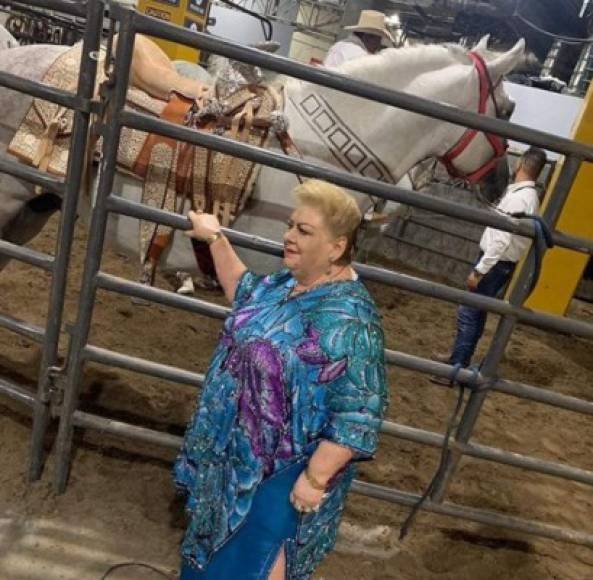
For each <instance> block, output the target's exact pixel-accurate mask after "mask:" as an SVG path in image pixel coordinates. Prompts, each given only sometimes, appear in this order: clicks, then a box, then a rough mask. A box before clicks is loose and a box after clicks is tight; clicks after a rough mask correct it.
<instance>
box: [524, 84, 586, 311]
mask: <svg viewBox="0 0 593 580" xmlns="http://www.w3.org/2000/svg"><path fill="white" fill-rule="evenodd" d="M571 138H572V139H574V140H575V141H580V142H581V143H586V144H587V145H593V84H592V85H591V86H590V87H589V91H588V92H587V96H586V97H585V100H584V102H583V108H582V110H581V114H580V115H579V118H578V119H577V121H576V122H575V125H574V127H573V130H572V136H571ZM560 170H561V164H560V163H559V164H558V167H556V172H555V174H554V178H553V179H552V182H551V184H550V188H553V187H554V184H555V182H556V180H557V179H558V175H559V173H560ZM550 191H551V189H550ZM556 229H557V230H558V231H560V232H562V233H565V234H571V235H575V236H580V237H583V238H593V164H591V163H583V165H582V166H581V169H580V171H579V173H578V175H577V178H576V180H575V182H574V184H573V186H572V189H571V190H570V194H569V196H568V199H567V201H566V204H565V206H564V209H563V210H562V214H561V215H560V219H559V220H558V224H557V226H556ZM588 260H589V256H588V255H586V254H582V253H580V252H574V251H571V250H567V249H565V248H554V249H553V250H550V251H548V252H547V253H546V257H545V258H544V263H543V267H542V273H541V277H540V280H539V283H538V285H537V287H536V288H535V290H534V291H533V293H532V294H531V296H530V297H529V299H528V300H527V302H526V303H525V305H526V306H527V308H532V309H534V310H540V311H543V312H548V313H550V314H558V315H564V314H565V313H566V310H567V308H568V305H569V304H570V301H571V299H572V297H573V296H574V293H575V290H576V288H577V286H578V284H579V282H580V280H581V278H582V277H583V272H584V270H585V268H586V266H587V262H588Z"/></svg>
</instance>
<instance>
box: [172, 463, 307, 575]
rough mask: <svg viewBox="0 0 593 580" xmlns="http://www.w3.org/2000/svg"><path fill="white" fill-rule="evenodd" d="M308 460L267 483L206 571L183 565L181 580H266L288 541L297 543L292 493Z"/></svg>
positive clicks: (287, 468)
mask: <svg viewBox="0 0 593 580" xmlns="http://www.w3.org/2000/svg"><path fill="white" fill-rule="evenodd" d="M304 467H305V458H304V459H303V460H301V461H299V462H298V463H295V464H293V465H289V466H288V467H285V468H284V469H282V470H280V471H278V472H276V473H274V474H273V475H271V476H270V477H269V478H268V479H266V480H264V481H263V482H262V483H261V484H260V486H259V488H258V489H257V491H256V492H255V495H254V496H253V502H252V504H251V509H250V510H249V513H248V514H247V517H246V518H245V521H244V522H243V524H242V525H241V527H240V528H239V529H238V530H237V531H236V532H235V533H234V534H233V535H232V536H231V537H230V538H229V539H228V540H227V542H226V543H225V544H223V545H222V546H221V547H220V548H219V549H218V550H217V551H216V552H215V553H214V555H213V556H212V559H211V560H210V562H209V563H208V565H207V566H206V569H205V570H204V571H203V572H200V571H198V570H195V569H194V568H192V567H190V566H189V564H187V563H185V562H183V563H182V567H181V576H180V578H179V580H239V579H240V580H267V579H268V576H269V575H270V571H271V570H272V568H273V566H274V564H275V562H276V559H277V557H278V554H279V553H280V550H281V549H282V548H283V546H284V544H285V543H286V541H287V540H295V539H296V534H297V531H298V527H299V521H300V514H299V513H298V512H297V511H296V510H295V509H294V507H293V506H292V504H291V503H290V499H289V496H290V492H291V491H292V487H293V485H294V483H295V482H296V480H297V479H298V477H299V475H300V474H301V472H302V471H303V469H304Z"/></svg>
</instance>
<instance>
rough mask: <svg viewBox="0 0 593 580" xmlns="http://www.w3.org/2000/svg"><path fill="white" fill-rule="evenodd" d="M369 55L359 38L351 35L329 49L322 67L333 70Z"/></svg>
mask: <svg viewBox="0 0 593 580" xmlns="http://www.w3.org/2000/svg"><path fill="white" fill-rule="evenodd" d="M369 54H370V52H369V51H368V50H367V49H366V47H365V46H364V44H363V43H362V41H361V40H360V38H358V37H357V36H355V35H354V34H351V35H350V36H349V37H348V38H346V39H344V40H340V41H338V42H336V43H335V44H334V45H333V46H331V47H330V49H329V50H328V52H327V54H326V55H325V59H324V60H323V66H326V67H328V68H334V67H336V66H338V65H341V64H342V63H343V62H346V61H347V60H352V59H355V58H360V57H361V56H367V55H369Z"/></svg>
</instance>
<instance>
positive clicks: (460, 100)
mask: <svg viewBox="0 0 593 580" xmlns="http://www.w3.org/2000/svg"><path fill="white" fill-rule="evenodd" d="M486 42H487V41H486V40H483V41H481V42H480V43H479V44H478V45H477V46H476V47H475V48H474V52H476V53H478V54H479V55H481V57H482V59H483V61H484V62H485V63H486V65H487V70H488V73H489V76H490V78H491V81H492V92H491V94H489V98H488V102H487V103H486V110H485V114H487V115H489V116H494V115H495V111H496V110H498V112H499V114H500V116H504V117H507V118H508V117H509V116H510V113H511V112H512V108H513V103H512V101H511V100H510V98H509V97H508V96H507V95H506V94H505V93H504V91H503V88H502V83H501V82H500V81H501V79H502V78H503V76H504V75H506V74H508V73H509V72H510V71H511V70H513V68H514V67H515V66H516V65H517V64H518V63H519V62H520V61H521V60H522V59H523V58H524V42H523V41H519V42H518V43H517V44H516V45H515V46H514V47H513V48H512V49H511V50H509V51H508V52H506V53H502V54H494V53H491V52H489V51H488V50H487V47H486ZM24 51H28V52H27V53H26V54H25V52H24ZM52 51H53V52H52ZM58 53H59V51H57V49H56V48H55V47H53V48H51V49H50V48H48V47H45V46H31V47H21V48H16V49H12V50H11V51H10V58H4V56H8V53H7V52H5V53H4V54H3V55H2V56H3V58H1V59H0V68H1V69H3V70H8V71H9V72H17V73H21V74H22V73H23V72H25V73H26V76H28V77H29V78H35V79H39V78H41V77H42V76H43V71H45V70H46V69H47V67H48V65H49V64H50V63H51V62H52V59H55V58H57V54H58ZM338 72H342V73H344V74H347V75H349V76H350V77H352V78H356V79H360V80H364V81H367V82H370V83H374V84H376V85H379V86H382V87H386V88H392V89H397V90H401V91H406V92H408V93H411V94H414V95H418V96H421V97H424V98H428V99H431V100H433V101H437V102H444V103H449V104H451V105H454V106H456V107H458V108H460V109H463V110H467V111H477V110H478V104H479V100H480V77H479V74H477V72H476V67H475V64H474V62H473V60H472V59H471V58H470V56H469V54H468V52H467V51H466V50H465V49H463V48H461V47H458V46H452V45H449V46H438V45H426V46H419V47H413V48H404V49H397V50H396V49H388V50H385V51H383V52H382V53H381V54H379V55H373V56H369V57H365V58H361V59H359V60H356V61H351V62H347V63H345V64H343V65H342V66H341V67H340V68H339V69H338ZM7 93H9V91H7V90H4V89H0V109H2V110H3V111H4V110H6V111H7V112H8V115H4V118H3V119H2V120H0V123H2V125H0V151H2V150H3V149H5V147H6V143H7V142H8V139H9V138H10V137H11V135H10V131H11V130H12V132H14V130H16V128H17V126H18V123H19V122H20V119H21V118H22V116H23V114H24V109H23V107H24V105H23V103H24V101H26V99H21V101H20V104H17V103H15V100H14V99H13V98H12V95H8V94H7ZM284 98H285V110H284V114H285V116H286V117H287V120H288V123H289V127H290V129H289V130H290V135H291V137H292V140H293V141H294V143H295V144H296V146H297V148H298V150H299V151H300V153H301V154H302V155H303V157H304V158H305V159H306V160H310V161H314V162H318V163H322V164H325V165H328V166H332V167H338V168H340V169H344V168H345V169H347V170H348V171H350V172H352V173H356V174H361V175H365V176H368V177H373V178H377V179H380V180H383V181H386V182H389V183H397V182H398V181H399V180H400V179H401V178H402V177H403V176H404V175H405V174H406V173H407V172H408V171H409V170H410V169H411V168H412V167H414V166H416V165H417V164H418V163H419V162H420V161H422V160H424V159H426V158H428V157H442V156H443V155H445V154H446V153H447V152H448V151H450V150H451V149H452V148H453V147H454V146H455V145H456V144H457V143H459V141H460V140H461V138H462V137H463V136H464V135H465V134H466V130H465V129H464V128H463V127H458V126H455V125H451V124H449V123H445V122H442V121H439V120H435V119H431V118H428V117H422V116H420V115H417V114H414V113H409V112H407V111H403V110H399V109H396V108H394V107H389V106H385V105H381V104H377V103H374V102H371V101H368V100H365V99H361V98H358V97H353V96H350V95H347V94H345V93H341V92H338V91H334V90H331V89H327V88H324V87H319V86H317V85H314V84H312V83H307V82H303V81H298V80H293V79H291V80H288V81H287V82H286V84H285V86H284ZM5 103H12V105H11V106H9V107H8V108H7V109H4V108H3V107H2V105H3V104H5ZM15 109H16V110H15ZM2 129H4V131H2ZM275 147H276V149H278V150H280V149H279V145H275ZM493 157H494V153H493V149H492V146H491V144H490V142H489V141H488V140H487V139H486V138H485V137H484V136H483V135H481V134H480V135H478V137H477V138H475V139H473V140H472V141H471V143H470V144H469V145H468V147H467V148H466V149H465V150H464V152H463V154H462V155H460V156H459V157H458V158H457V159H456V160H455V162H454V164H455V169H456V170H457V171H458V172H459V173H461V174H471V173H473V172H475V171H476V170H478V169H479V168H481V167H483V166H484V165H486V164H487V163H489V162H490V161H491V160H492V159H493ZM1 178H2V176H0V237H3V238H4V239H10V240H12V241H17V242H21V243H22V242H24V241H25V238H26V237H29V233H27V234H26V235H25V234H24V233H23V232H24V231H25V230H26V231H27V232H28V231H29V225H30V224H29V223H28V222H35V227H32V228H30V229H31V231H33V232H34V231H38V230H39V227H40V226H39V224H40V223H41V221H42V218H43V216H44V214H43V213H42V212H43V211H44V210H45V209H46V208H45V207H41V210H40V208H34V209H33V211H32V213H31V209H30V208H31V204H32V203H33V204H35V200H34V199H33V198H34V193H33V190H32V188H30V187H27V186H23V185H22V184H20V183H18V184H16V182H15V180H13V179H12V178H7V177H6V178H5V179H1ZM295 184H296V178H295V177H294V176H293V175H290V174H286V173H284V172H280V171H277V170H273V169H270V168H266V167H264V168H262V171H261V173H260V175H259V178H258V181H257V183H256V186H255V190H254V192H253V195H252V199H251V202H250V203H249V204H248V206H247V207H246V209H245V211H244V212H243V213H242V215H241V216H240V217H239V218H238V219H237V221H236V222H235V224H234V227H235V228H236V229H238V230H240V231H244V232H249V233H252V234H256V235H260V236H263V237H266V238H271V239H274V240H278V241H279V240H281V236H282V233H283V231H284V224H285V219H286V217H287V216H288V214H289V213H290V211H291V208H292V199H291V196H290V191H291V189H292V187H293V186H294V185H295ZM115 191H116V192H117V191H119V192H120V194H121V195H123V196H124V197H126V198H129V199H133V200H135V201H139V200H140V198H141V185H140V184H139V183H138V182H135V181H134V180H129V179H126V180H125V183H120V185H119V186H118V185H117V184H116V187H115ZM358 197H359V199H360V201H361V205H362V206H363V207H364V206H365V205H366V206H368V205H369V204H370V202H369V199H368V197H367V196H363V195H360V194H359V195H358ZM49 205H50V207H49V209H48V211H51V210H52V209H54V207H53V206H52V204H51V203H50V204H49ZM27 211H28V212H29V214H28V217H26V218H25V217H23V212H24V213H25V214H26V212H27ZM40 211H41V213H40ZM85 211H86V210H84V209H82V210H81V212H82V214H83V217H84V213H85ZM40 216H41V218H40ZM114 217H115V219H112V220H110V226H109V231H108V238H107V239H108V240H111V241H114V242H115V243H116V245H117V246H118V247H119V249H120V250H124V251H126V252H127V253H129V254H131V255H136V256H138V253H139V242H138V223H137V221H136V220H133V219H131V218H127V217H125V216H114ZM25 222H27V223H25ZM243 257H244V259H245V260H246V261H247V263H248V266H249V267H251V268H253V269H256V270H260V271H267V270H269V269H271V268H273V267H275V266H276V265H277V260H276V259H273V258H271V257H269V256H264V255H261V254H258V253H255V252H249V251H245V252H243ZM0 266H1V265H0ZM161 267H163V268H167V269H175V270H179V269H180V270H195V262H194V258H193V255H192V252H191V249H190V246H189V243H188V241H187V240H186V239H185V238H183V237H182V236H177V237H176V240H175V242H174V244H173V247H172V249H171V251H170V252H169V254H168V256H167V257H166V261H165V260H163V263H162V264H161Z"/></svg>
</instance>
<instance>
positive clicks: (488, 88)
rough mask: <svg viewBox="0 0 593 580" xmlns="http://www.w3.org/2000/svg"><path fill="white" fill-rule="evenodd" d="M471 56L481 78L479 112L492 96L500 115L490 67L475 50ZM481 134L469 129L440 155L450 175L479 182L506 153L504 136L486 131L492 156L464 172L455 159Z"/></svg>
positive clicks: (484, 109) (471, 181) (506, 145)
mask: <svg viewBox="0 0 593 580" xmlns="http://www.w3.org/2000/svg"><path fill="white" fill-rule="evenodd" d="M469 56H470V58H471V59H472V61H473V63H474V66H475V67H476V70H477V72H478V78H479V79H480V104H479V107H478V113H480V114H481V115H483V114H484V113H486V108H487V105H488V99H490V98H491V99H492V102H493V103H494V108H495V110H496V116H497V117H500V115H499V114H498V105H497V103H496V99H495V98H494V86H493V84H492V79H491V78H490V73H489V72H488V68H487V66H486V63H485V62H484V59H483V58H482V57H481V56H480V55H479V54H477V53H475V52H470V53H469ZM479 134H480V131H477V130H476V129H468V130H467V131H466V132H465V133H464V134H463V135H462V136H461V139H460V140H459V141H458V142H457V143H456V144H455V145H454V146H453V147H452V148H451V149H449V151H447V153H445V154H444V155H443V156H442V157H440V159H439V160H440V161H441V162H442V163H443V165H444V166H445V167H446V168H447V171H448V172H449V175H451V176H452V177H459V178H461V179H464V180H465V181H467V182H468V183H470V184H474V183H478V182H479V181H480V180H481V179H482V178H483V177H484V176H485V175H486V174H487V173H489V172H490V171H492V169H494V168H495V167H496V164H497V163H498V161H499V160H500V159H501V158H502V157H503V156H504V155H505V153H506V150H507V147H508V144H507V142H506V140H505V139H503V138H502V137H499V136H498V135H493V134H492V133H484V136H485V137H486V139H487V140H488V143H489V144H490V146H491V147H492V150H493V156H492V158H491V159H490V160H489V161H487V162H486V163H485V164H484V165H482V166H481V167H479V168H478V169H476V170H475V171H473V172H472V173H464V172H463V171H461V170H459V169H458V168H457V167H455V159H457V158H458V157H459V156H460V155H461V154H462V153H463V152H464V151H465V150H466V149H467V148H468V147H469V146H470V145H471V143H472V141H473V140H474V139H475V138H476V137H477V136H478V135H479Z"/></svg>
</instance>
